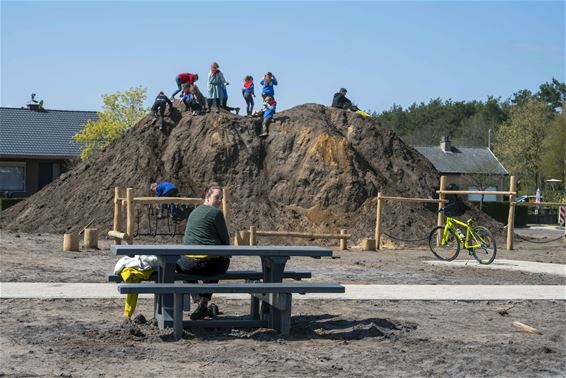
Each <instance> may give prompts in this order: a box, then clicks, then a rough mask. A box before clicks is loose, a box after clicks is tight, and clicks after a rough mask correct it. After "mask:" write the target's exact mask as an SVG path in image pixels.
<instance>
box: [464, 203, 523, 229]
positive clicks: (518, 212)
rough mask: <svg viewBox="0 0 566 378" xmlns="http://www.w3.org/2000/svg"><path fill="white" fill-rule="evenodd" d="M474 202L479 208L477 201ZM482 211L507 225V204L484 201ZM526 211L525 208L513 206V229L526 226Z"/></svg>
mask: <svg viewBox="0 0 566 378" xmlns="http://www.w3.org/2000/svg"><path fill="white" fill-rule="evenodd" d="M474 202H475V203H476V204H477V205H478V207H479V204H480V203H479V201H477V202H476V201H474ZM482 210H483V212H484V213H486V214H487V215H489V216H490V217H492V218H493V219H495V220H497V221H499V222H501V223H504V224H507V220H508V218H509V202H495V201H485V202H484V203H483V207H482ZM528 210H529V209H528V207H526V206H515V227H522V226H526V225H527V223H528V222H527V219H528Z"/></svg>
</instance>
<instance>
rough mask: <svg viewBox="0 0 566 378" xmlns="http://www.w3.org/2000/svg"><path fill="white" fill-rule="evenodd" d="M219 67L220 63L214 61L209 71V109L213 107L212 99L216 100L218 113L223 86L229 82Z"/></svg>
mask: <svg viewBox="0 0 566 378" xmlns="http://www.w3.org/2000/svg"><path fill="white" fill-rule="evenodd" d="M219 68H220V66H219V65H218V63H216V62H213V63H212V64H211V65H210V72H209V73H208V111H210V109H211V108H212V100H214V101H215V102H216V113H219V112H220V107H221V104H222V97H223V92H222V87H223V86H224V85H228V84H229V83H228V82H227V81H226V79H225V78H224V75H223V74H222V72H221V71H220V70H219Z"/></svg>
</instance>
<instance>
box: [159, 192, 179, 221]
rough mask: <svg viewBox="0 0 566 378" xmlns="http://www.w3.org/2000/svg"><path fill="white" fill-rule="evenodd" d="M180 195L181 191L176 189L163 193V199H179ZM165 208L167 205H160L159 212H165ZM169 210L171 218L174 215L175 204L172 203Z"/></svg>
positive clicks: (168, 207) (168, 206)
mask: <svg viewBox="0 0 566 378" xmlns="http://www.w3.org/2000/svg"><path fill="white" fill-rule="evenodd" d="M178 195H179V191H178V190H177V189H176V188H175V189H171V190H169V191H167V192H165V193H163V195H162V196H161V197H177V196H178ZM164 207H165V204H163V203H161V204H159V211H160V212H163V209H164ZM167 209H168V210H169V216H171V214H173V210H174V209H175V204H174V203H170V204H169V205H167Z"/></svg>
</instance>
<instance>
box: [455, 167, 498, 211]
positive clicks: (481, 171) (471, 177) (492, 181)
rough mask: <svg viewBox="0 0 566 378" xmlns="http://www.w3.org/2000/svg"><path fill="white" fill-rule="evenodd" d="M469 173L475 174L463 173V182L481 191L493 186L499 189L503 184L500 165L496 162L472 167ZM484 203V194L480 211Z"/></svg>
mask: <svg viewBox="0 0 566 378" xmlns="http://www.w3.org/2000/svg"><path fill="white" fill-rule="evenodd" d="M469 171H470V172H474V173H462V175H461V178H462V179H461V182H462V183H463V184H464V185H467V186H473V187H475V188H477V190H479V191H485V190H487V189H488V188H490V187H493V186H495V187H496V188H497V187H498V186H499V183H500V182H501V178H502V174H501V170H500V164H499V163H498V162H496V161H492V162H490V163H488V164H481V165H479V164H478V165H477V166H472V167H470V169H469ZM483 201H484V195H483V194H482V195H481V197H480V210H482V209H483Z"/></svg>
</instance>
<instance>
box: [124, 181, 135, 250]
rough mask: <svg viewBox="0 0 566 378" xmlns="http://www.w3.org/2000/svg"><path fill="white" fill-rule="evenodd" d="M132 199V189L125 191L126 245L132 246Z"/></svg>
mask: <svg viewBox="0 0 566 378" xmlns="http://www.w3.org/2000/svg"><path fill="white" fill-rule="evenodd" d="M133 198H134V189H133V188H127V189H126V234H127V235H128V236H129V238H128V243H129V244H133V242H134V237H133V235H134V203H133V202H132V199H133Z"/></svg>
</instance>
